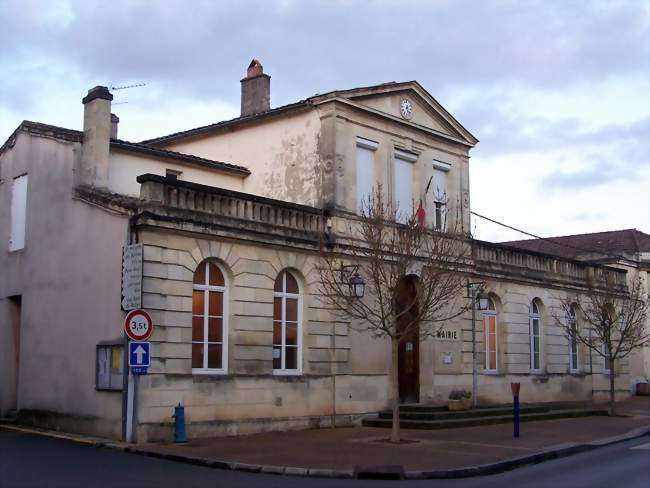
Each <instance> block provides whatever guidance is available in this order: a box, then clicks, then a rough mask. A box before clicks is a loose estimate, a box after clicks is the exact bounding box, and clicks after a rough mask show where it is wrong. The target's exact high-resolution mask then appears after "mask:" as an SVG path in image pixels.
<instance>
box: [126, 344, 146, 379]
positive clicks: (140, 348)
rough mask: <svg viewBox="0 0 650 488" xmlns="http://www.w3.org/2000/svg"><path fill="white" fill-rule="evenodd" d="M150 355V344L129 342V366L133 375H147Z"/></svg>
mask: <svg viewBox="0 0 650 488" xmlns="http://www.w3.org/2000/svg"><path fill="white" fill-rule="evenodd" d="M150 353H151V343H150V342H129V366H130V367H131V372H132V373H133V374H147V368H149V359H150V357H151V355H150Z"/></svg>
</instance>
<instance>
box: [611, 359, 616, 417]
mask: <svg viewBox="0 0 650 488" xmlns="http://www.w3.org/2000/svg"><path fill="white" fill-rule="evenodd" d="M615 379H616V375H615V374H614V361H610V366H609V415H611V416H612V417H615V416H616V392H615V391H614V380H615Z"/></svg>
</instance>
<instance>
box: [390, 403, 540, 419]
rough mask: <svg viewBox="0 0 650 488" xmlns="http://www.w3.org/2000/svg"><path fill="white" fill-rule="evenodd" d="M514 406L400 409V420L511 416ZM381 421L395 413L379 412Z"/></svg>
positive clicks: (525, 410)
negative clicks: (455, 409)
mask: <svg viewBox="0 0 650 488" xmlns="http://www.w3.org/2000/svg"><path fill="white" fill-rule="evenodd" d="M520 411H521V413H522V414H524V413H540V412H548V411H549V408H548V407H544V406H524V407H521V410H520ZM511 414H512V406H510V407H488V408H476V409H470V410H460V411H453V412H452V411H449V410H447V408H444V410H418V411H403V410H402V409H401V408H400V415H399V416H400V419H402V420H444V419H456V418H475V417H492V416H500V415H511ZM379 418H380V419H392V418H393V412H392V411H390V410H383V411H381V412H379Z"/></svg>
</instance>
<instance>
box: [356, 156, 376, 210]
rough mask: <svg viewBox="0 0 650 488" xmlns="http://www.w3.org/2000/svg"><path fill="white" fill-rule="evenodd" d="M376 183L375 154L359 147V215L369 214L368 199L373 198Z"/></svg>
mask: <svg viewBox="0 0 650 488" xmlns="http://www.w3.org/2000/svg"><path fill="white" fill-rule="evenodd" d="M374 182H375V171H374V153H373V151H371V150H370V149H366V148H364V147H360V146H357V213H358V214H359V215H361V213H362V210H365V213H366V214H367V213H368V209H367V207H368V199H369V197H371V196H372V192H373V187H374Z"/></svg>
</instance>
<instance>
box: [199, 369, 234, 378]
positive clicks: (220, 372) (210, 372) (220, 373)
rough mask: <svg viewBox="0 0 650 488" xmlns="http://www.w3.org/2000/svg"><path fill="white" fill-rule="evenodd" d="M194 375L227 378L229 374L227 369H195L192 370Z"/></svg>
mask: <svg viewBox="0 0 650 488" xmlns="http://www.w3.org/2000/svg"><path fill="white" fill-rule="evenodd" d="M192 374H197V375H208V376H225V375H227V374H228V371H227V370H225V369H194V368H192Z"/></svg>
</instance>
